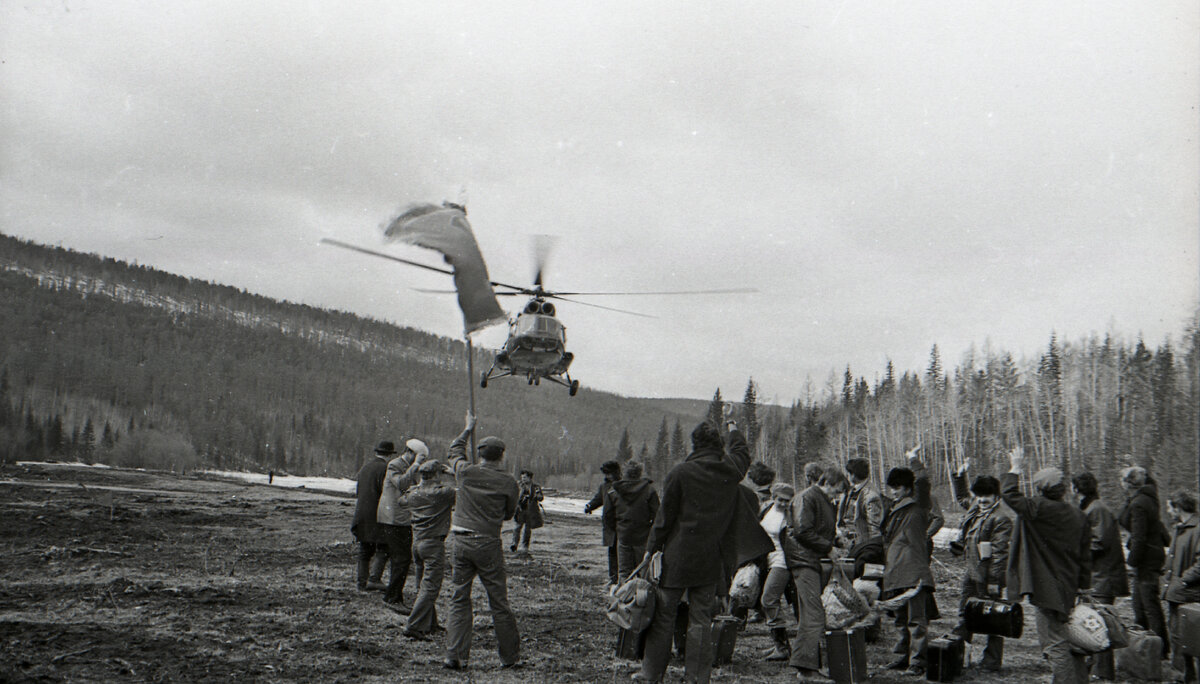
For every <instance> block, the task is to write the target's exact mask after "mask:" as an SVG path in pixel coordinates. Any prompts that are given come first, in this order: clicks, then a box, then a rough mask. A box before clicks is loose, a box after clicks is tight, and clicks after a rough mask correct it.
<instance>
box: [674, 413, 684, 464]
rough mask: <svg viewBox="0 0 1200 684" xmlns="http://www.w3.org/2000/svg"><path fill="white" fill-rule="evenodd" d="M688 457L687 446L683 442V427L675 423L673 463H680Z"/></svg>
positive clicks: (677, 422)
mask: <svg viewBox="0 0 1200 684" xmlns="http://www.w3.org/2000/svg"><path fill="white" fill-rule="evenodd" d="M685 456H687V446H686V445H685V444H684V442H683V427H682V426H680V425H679V421H678V420H677V421H675V429H674V430H672V431H671V463H679V462H680V461H682V460H683V459H684V457H685Z"/></svg>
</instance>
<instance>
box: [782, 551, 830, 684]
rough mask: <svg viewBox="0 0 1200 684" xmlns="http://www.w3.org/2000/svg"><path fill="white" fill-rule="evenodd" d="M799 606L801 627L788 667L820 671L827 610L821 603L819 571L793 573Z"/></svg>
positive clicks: (808, 569) (804, 570) (798, 570)
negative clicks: (822, 638)
mask: <svg viewBox="0 0 1200 684" xmlns="http://www.w3.org/2000/svg"><path fill="white" fill-rule="evenodd" d="M792 580H793V581H795V583H796V602H797V604H799V608H800V610H799V613H800V616H799V618H798V620H799V622H800V625H799V627H798V628H797V629H796V638H794V639H792V657H791V658H790V659H789V660H788V665H791V666H792V667H796V668H801V669H805V670H819V669H821V637H822V636H823V635H824V634H825V606H824V605H823V604H822V603H821V585H822V583H821V571H820V570H818V569H816V568H809V567H799V568H793V569H792Z"/></svg>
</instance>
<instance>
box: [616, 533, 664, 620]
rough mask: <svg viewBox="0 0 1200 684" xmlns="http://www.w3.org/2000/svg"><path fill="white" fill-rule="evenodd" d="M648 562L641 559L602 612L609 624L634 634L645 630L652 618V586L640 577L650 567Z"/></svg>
mask: <svg viewBox="0 0 1200 684" xmlns="http://www.w3.org/2000/svg"><path fill="white" fill-rule="evenodd" d="M655 555H659V554H658V553H657V552H656V553H655ZM648 560H649V558H646V559H643V560H642V562H641V564H640V565H638V566H637V567H636V568H634V570H633V573H632V574H631V575H630V576H629V579H627V580H625V583H624V584H622V585H621V586H620V587H618V588H617V590H616V591H614V592H613V593H612V596H609V597H608V608H607V609H606V610H605V611H604V614H605V616H606V617H608V621H609V622H611V623H613V624H614V625H616V626H618V627H620V628H621V629H628V630H630V631H632V632H634V633H637V632H640V631H642V630H644V629H646V627H648V626H649V625H650V621H651V620H652V619H653V618H654V600H655V599H654V585H653V584H651V583H650V581H649V580H647V579H645V578H644V577H642V576H641V575H642V574H643V573H644V572H646V571H647V568H648V566H649V565H650V563H648V562H647V561H648Z"/></svg>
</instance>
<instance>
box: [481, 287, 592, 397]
mask: <svg viewBox="0 0 1200 684" xmlns="http://www.w3.org/2000/svg"><path fill="white" fill-rule="evenodd" d="M566 343H567V329H566V327H565V326H564V325H563V324H562V323H561V322H560V321H559V320H558V319H557V318H555V317H554V306H553V305H552V304H549V303H547V302H544V301H542V300H540V299H537V298H535V299H531V300H530V301H529V303H528V304H526V306H525V309H524V310H523V311H522V312H521V313H519V314H517V317H516V318H514V319H513V320H512V321H511V322H510V323H509V325H508V339H507V340H505V342H504V347H503V348H502V349H500V350H499V351H497V352H496V358H495V361H494V362H493V363H492V367H491V368H490V369H488V371H487V372H485V373H484V374H483V377H482V379H481V381H480V385H481V386H483V387H487V381H488V380H490V379H492V378H502V377H505V376H509V375H519V376H523V377H525V378H526V379H527V380H528V381H529V384H531V385H536V384H540V381H541V380H542V379H543V378H545V379H547V380H550V381H551V382H554V383H557V384H560V385H563V386H565V387H567V388H569V389H570V390H571V394H572V395H574V394H575V392H576V391H578V388H579V383H578V382H576V381H573V380H571V378H570V376H569V375H567V368H568V367H570V365H571V361H572V360H574V358H575V356H574V354H572V353H571V352H569V351H567V350H566ZM564 378H565V379H564Z"/></svg>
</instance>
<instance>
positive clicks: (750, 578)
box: [729, 563, 759, 608]
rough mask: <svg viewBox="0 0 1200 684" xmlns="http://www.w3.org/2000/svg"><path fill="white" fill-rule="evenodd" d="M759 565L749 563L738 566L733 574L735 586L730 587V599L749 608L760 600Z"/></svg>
mask: <svg viewBox="0 0 1200 684" xmlns="http://www.w3.org/2000/svg"><path fill="white" fill-rule="evenodd" d="M758 587H759V577H758V566H757V565H755V564H754V563H747V564H746V565H743V566H742V567H740V568H738V571H737V574H735V575H734V576H733V586H731V587H730V588H729V600H730V601H733V602H734V603H735V604H736V605H739V606H742V607H745V608H749V607H750V606H752V605H754V603H755V601H757V600H758V595H759V590H758Z"/></svg>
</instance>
